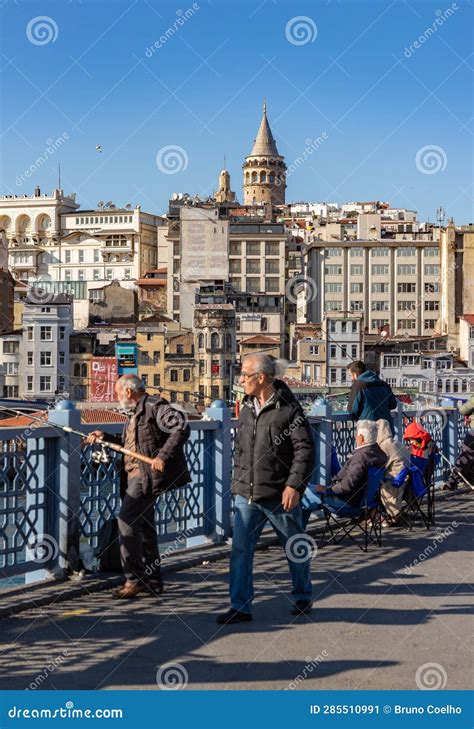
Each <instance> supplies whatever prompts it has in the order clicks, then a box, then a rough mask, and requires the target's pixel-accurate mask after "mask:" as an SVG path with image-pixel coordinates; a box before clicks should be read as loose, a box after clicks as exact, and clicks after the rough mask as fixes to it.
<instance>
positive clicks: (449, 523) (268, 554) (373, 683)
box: [0, 491, 474, 690]
mask: <svg viewBox="0 0 474 729" xmlns="http://www.w3.org/2000/svg"><path fill="white" fill-rule="evenodd" d="M473 512H474V495H473V494H472V492H465V491H463V492H457V493H455V494H446V495H445V494H442V495H441V496H440V497H439V499H438V502H437V526H436V528H435V529H432V530H430V531H427V530H426V529H423V528H421V526H418V527H417V528H415V529H413V531H411V532H410V531H408V530H405V529H390V530H386V531H385V530H384V540H383V546H382V547H375V546H374V547H371V548H369V551H368V552H367V553H363V552H361V551H360V550H359V549H358V548H357V547H354V546H351V545H349V544H348V543H346V542H344V543H343V544H341V545H334V546H326V547H324V548H323V549H319V550H318V551H317V553H316V554H315V557H314V560H313V586H314V593H315V603H314V608H313V610H312V612H311V614H310V615H309V616H303V617H299V618H295V617H294V616H292V615H290V609H291V599H290V594H289V592H290V584H289V573H288V567H287V563H286V558H285V555H284V552H283V550H282V549H281V547H279V546H277V545H274V544H273V545H270V546H269V545H268V543H267V545H266V547H265V548H264V549H261V550H259V551H258V552H257V554H256V558H255V570H254V580H255V593H256V599H255V605H254V620H253V622H251V623H245V624H240V625H233V626H220V625H217V624H216V622H215V616H216V615H217V614H218V613H219V612H221V611H223V610H226V609H227V607H228V603H227V580H228V559H227V554H226V553H224V552H225V550H224V552H222V548H221V552H220V553H218V554H217V558H216V561H212V560H207V559H200V558H199V559H195V560H194V562H195V563H194V566H189V568H187V569H183V568H182V567H181V569H180V571H176V572H175V571H173V572H169V573H168V574H167V577H166V593H165V594H164V595H163V596H162V597H161V598H152V597H141V598H139V599H137V600H134V601H131V602H116V601H113V600H112V598H111V596H110V586H111V585H110V584H108V583H107V582H104V583H102V586H101V590H100V591H97V592H95V591H92V590H91V591H90V592H88V591H87V590H85V591H84V590H83V591H82V592H81V593H80V594H78V593H77V591H76V592H75V593H73V594H71V596H68V594H67V592H65V590H64V588H63V587H61V586H56V587H55V588H54V590H55V592H54V590H53V591H52V592H51V593H50V598H49V599H48V600H44V599H43V600H42V603H41V604H35V597H34V595H35V592H34V591H31V592H30V593H29V595H30V596H29V598H28V599H29V603H30V604H29V605H25V604H23V606H22V610H21V612H18V613H17V614H14V615H11V616H10V617H4V618H3V620H0V641H1V642H0V654H1V660H0V685H1V687H2V688H3V689H25V688H30V689H35V690H37V689H63V690H67V689H150V690H159V689H160V688H162V687H166V686H168V685H170V684H173V682H174V683H177V684H178V685H179V686H180V687H182V688H185V687H187V688H188V689H289V690H293V689H297V690H301V689H303V690H307V689H311V690H314V689H417V688H422V687H423V686H424V684H429V682H432V681H435V682H437V683H438V685H439V687H440V688H446V689H469V688H471V676H472V657H471V648H472V619H471V615H472V605H473V601H472V595H473V590H472V585H471V584H470V579H471V573H472V570H473V562H472V559H471V555H470V550H471V548H472V539H471V529H470V527H471V523H472V518H473V515H474V514H473ZM112 579H113V581H116V579H115V578H112ZM42 589H43V593H42V594H43V596H44V594H45V592H44V589H45V588H42ZM51 589H52V588H51ZM58 595H61V598H60V599H58ZM0 602H2V603H3V607H5V604H4V603H5V596H3V595H2V597H0ZM23 602H24V599H23ZM420 684H421V685H420Z"/></svg>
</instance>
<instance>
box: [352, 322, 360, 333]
mask: <svg viewBox="0 0 474 729" xmlns="http://www.w3.org/2000/svg"><path fill="white" fill-rule="evenodd" d="M358 331H359V322H357V321H353V322H352V334H357V332H358Z"/></svg>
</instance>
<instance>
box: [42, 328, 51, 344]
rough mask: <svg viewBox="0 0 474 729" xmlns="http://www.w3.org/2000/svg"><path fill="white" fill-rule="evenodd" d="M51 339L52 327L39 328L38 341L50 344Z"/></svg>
mask: <svg viewBox="0 0 474 729" xmlns="http://www.w3.org/2000/svg"><path fill="white" fill-rule="evenodd" d="M52 338H53V330H52V327H40V340H41V341H42V342H50V341H51V340H52Z"/></svg>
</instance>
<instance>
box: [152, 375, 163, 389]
mask: <svg viewBox="0 0 474 729" xmlns="http://www.w3.org/2000/svg"><path fill="white" fill-rule="evenodd" d="M153 385H154V387H160V385H161V375H153Z"/></svg>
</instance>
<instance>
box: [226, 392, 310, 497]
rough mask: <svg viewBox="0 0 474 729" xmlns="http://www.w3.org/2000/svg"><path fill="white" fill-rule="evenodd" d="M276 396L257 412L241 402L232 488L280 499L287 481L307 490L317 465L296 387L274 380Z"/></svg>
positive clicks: (244, 493)
mask: <svg viewBox="0 0 474 729" xmlns="http://www.w3.org/2000/svg"><path fill="white" fill-rule="evenodd" d="M274 388H275V390H276V393H277V395H276V398H275V400H274V401H273V402H272V403H271V404H269V405H265V406H264V407H263V408H262V410H261V411H260V412H259V414H258V416H257V415H256V414H255V409H254V405H253V397H249V396H246V397H245V398H244V400H243V403H242V409H241V412H240V417H239V424H238V430H237V434H236V443H235V453H234V475H233V479H232V492H233V493H234V494H239V495H240V496H244V497H245V498H246V499H252V501H262V500H266V499H270V500H273V499H275V500H278V501H279V500H280V499H281V495H282V492H283V490H284V488H285V486H292V487H293V488H295V489H296V490H297V491H299V492H300V493H303V492H304V490H305V488H306V486H307V484H308V481H309V479H310V477H311V474H312V472H313V467H314V444H313V437H312V434H311V429H310V427H309V423H308V421H307V419H306V417H305V415H304V413H303V410H302V409H301V406H300V404H299V403H298V401H297V400H296V399H295V397H294V396H293V393H292V392H291V390H290V389H289V387H287V385H285V383H284V382H282V381H281V380H275V382H274Z"/></svg>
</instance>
